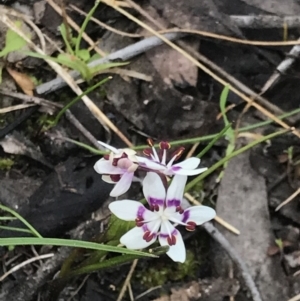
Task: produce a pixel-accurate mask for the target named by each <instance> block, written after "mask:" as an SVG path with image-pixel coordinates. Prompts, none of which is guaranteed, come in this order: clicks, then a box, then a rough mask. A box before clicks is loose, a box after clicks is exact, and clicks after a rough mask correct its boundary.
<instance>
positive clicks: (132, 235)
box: [120, 227, 156, 250]
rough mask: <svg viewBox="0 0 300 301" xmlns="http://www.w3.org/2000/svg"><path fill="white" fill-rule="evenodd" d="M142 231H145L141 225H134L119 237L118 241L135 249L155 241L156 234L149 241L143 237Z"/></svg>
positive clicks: (145, 246) (142, 247)
mask: <svg viewBox="0 0 300 301" xmlns="http://www.w3.org/2000/svg"><path fill="white" fill-rule="evenodd" d="M144 233H145V232H144V230H143V228H142V227H134V228H133V229H131V230H130V231H128V232H127V233H126V234H124V235H123V236H122V237H121V239H120V242H121V243H122V244H123V245H125V246H126V247H127V248H128V249H133V250H136V249H144V248H147V247H148V246H150V245H152V244H153V243H154V242H155V241H156V236H154V237H153V239H152V240H150V241H149V242H146V241H145V240H144V239H143V235H144Z"/></svg>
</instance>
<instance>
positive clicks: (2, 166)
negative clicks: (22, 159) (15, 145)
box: [0, 158, 15, 170]
mask: <svg viewBox="0 0 300 301" xmlns="http://www.w3.org/2000/svg"><path fill="white" fill-rule="evenodd" d="M14 163H15V162H14V161H13V160H12V159H9V158H0V170H10V169H11V167H12V166H13V165H14Z"/></svg>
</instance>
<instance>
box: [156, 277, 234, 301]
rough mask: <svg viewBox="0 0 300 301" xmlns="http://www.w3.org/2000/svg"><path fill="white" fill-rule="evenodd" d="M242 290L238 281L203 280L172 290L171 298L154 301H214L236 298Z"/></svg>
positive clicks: (221, 279) (164, 297)
mask: <svg viewBox="0 0 300 301" xmlns="http://www.w3.org/2000/svg"><path fill="white" fill-rule="evenodd" d="M239 288H240V285H239V282H238V281H237V280H236V279H229V278H228V279H223V278H217V279H202V280H199V281H192V282H191V283H187V284H185V285H184V286H182V287H180V288H172V289H171V294H170V295H169V296H162V297H161V298H158V299H155V300H153V301H190V300H199V301H200V300H201V301H214V300H222V299H223V298H224V297H228V296H235V295H236V293H237V292H238V290H239Z"/></svg>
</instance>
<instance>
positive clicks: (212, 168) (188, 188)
mask: <svg viewBox="0 0 300 301" xmlns="http://www.w3.org/2000/svg"><path fill="white" fill-rule="evenodd" d="M289 131H290V130H281V131H278V132H275V133H272V134H270V135H267V136H264V137H263V138H261V139H258V140H255V141H253V142H251V143H249V144H247V145H245V146H244V147H241V148H240V149H238V150H236V151H234V152H232V153H231V154H229V155H228V156H226V157H224V158H223V159H221V160H220V161H218V162H217V163H216V164H214V165H213V166H212V167H210V168H209V169H208V170H206V171H205V172H204V173H202V174H200V175H199V176H198V177H196V178H195V179H193V180H192V181H191V182H189V183H188V184H187V185H186V187H185V192H187V191H189V190H190V189H191V188H193V187H194V186H195V185H196V184H197V183H198V182H199V181H201V180H203V179H204V178H206V177H207V176H208V175H210V174H211V173H212V172H213V171H215V170H216V169H217V168H219V167H221V166H222V165H223V164H224V163H225V162H227V161H229V160H230V159H231V158H233V157H235V156H237V155H239V154H241V153H243V152H245V151H247V150H249V149H250V148H252V147H254V146H255V145H257V144H260V143H262V142H264V141H267V140H269V139H272V138H274V137H277V136H280V135H282V134H285V133H287V132H289Z"/></svg>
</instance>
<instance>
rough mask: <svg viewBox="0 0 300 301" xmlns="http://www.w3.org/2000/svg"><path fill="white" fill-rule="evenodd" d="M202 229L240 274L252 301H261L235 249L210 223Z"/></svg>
mask: <svg viewBox="0 0 300 301" xmlns="http://www.w3.org/2000/svg"><path fill="white" fill-rule="evenodd" d="M202 227H203V228H204V229H205V230H206V232H207V233H209V234H210V235H211V236H212V238H213V239H214V240H216V241H217V242H218V243H219V244H220V245H221V246H222V247H223V248H224V250H225V251H226V252H227V253H228V255H229V256H230V258H231V259H232V261H233V262H234V263H235V264H236V266H237V268H238V269H239V270H240V272H241V275H242V277H243V279H244V282H245V284H246V286H247V288H248V289H249V291H250V293H251V296H252V299H253V301H262V299H261V296H260V293H259V291H258V289H257V287H256V285H255V283H254V280H253V278H252V276H251V275H250V273H249V270H248V268H247V266H246V264H245V263H244V261H243V260H242V258H241V257H240V256H239V254H237V253H236V251H235V249H234V248H233V247H232V246H231V245H230V243H229V242H228V240H227V239H226V238H225V236H223V234H222V233H221V232H220V231H219V230H218V229H217V228H215V226H214V225H213V224H212V223H210V222H207V223H205V224H203V225H202Z"/></svg>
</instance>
